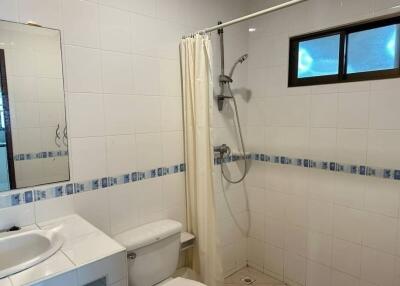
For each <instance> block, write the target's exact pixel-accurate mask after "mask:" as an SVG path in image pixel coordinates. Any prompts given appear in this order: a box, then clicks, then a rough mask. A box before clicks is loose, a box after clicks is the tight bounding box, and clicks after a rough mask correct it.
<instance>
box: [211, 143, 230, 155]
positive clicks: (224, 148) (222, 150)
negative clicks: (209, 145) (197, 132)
mask: <svg viewBox="0 0 400 286" xmlns="http://www.w3.org/2000/svg"><path fill="white" fill-rule="evenodd" d="M214 153H219V156H220V158H221V159H222V158H224V156H225V154H228V156H229V155H230V154H231V148H230V147H229V146H228V145H226V144H222V145H218V146H214Z"/></svg>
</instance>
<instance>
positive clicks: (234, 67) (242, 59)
mask: <svg viewBox="0 0 400 286" xmlns="http://www.w3.org/2000/svg"><path fill="white" fill-rule="evenodd" d="M248 57H249V54H244V55H243V56H241V57H240V58H238V60H237V61H236V62H235V63H234V64H233V67H232V69H231V72H230V73H229V77H230V78H232V75H233V72H234V71H235V69H236V66H237V65H238V64H242V63H243V62H244V61H245V60H247V58H248Z"/></svg>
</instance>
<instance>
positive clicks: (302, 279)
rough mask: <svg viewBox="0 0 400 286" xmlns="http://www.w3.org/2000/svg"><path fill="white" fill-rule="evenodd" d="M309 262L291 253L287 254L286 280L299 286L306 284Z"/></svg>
mask: <svg viewBox="0 0 400 286" xmlns="http://www.w3.org/2000/svg"><path fill="white" fill-rule="evenodd" d="M306 275H307V260H306V258H304V257H302V256H299V255H297V254H294V253H291V252H285V265H284V276H285V277H284V279H285V282H288V281H294V282H296V283H298V284H299V285H305V284H306Z"/></svg>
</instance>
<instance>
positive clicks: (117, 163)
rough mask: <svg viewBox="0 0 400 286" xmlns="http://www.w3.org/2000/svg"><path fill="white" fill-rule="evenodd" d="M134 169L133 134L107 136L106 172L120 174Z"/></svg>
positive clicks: (134, 141) (134, 150)
mask: <svg viewBox="0 0 400 286" xmlns="http://www.w3.org/2000/svg"><path fill="white" fill-rule="evenodd" d="M134 170H136V140H135V136H134V135H118V136H109V137H107V173H108V174H109V175H111V176H113V175H121V174H124V173H127V172H128V173H129V172H130V171H134Z"/></svg>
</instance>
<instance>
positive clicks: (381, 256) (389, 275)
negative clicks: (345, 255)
mask: <svg viewBox="0 0 400 286" xmlns="http://www.w3.org/2000/svg"><path fill="white" fill-rule="evenodd" d="M394 267H395V257H394V256H391V255H389V254H385V253H383V252H380V251H378V250H373V249H371V248H367V247H363V249H362V254H361V278H362V279H363V280H365V281H367V282H371V283H373V284H377V285H382V286H390V285H393V281H394V275H395V274H394V273H395V272H394Z"/></svg>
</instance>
